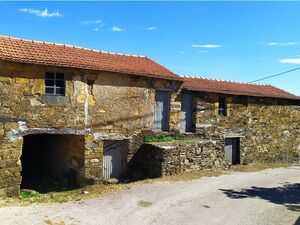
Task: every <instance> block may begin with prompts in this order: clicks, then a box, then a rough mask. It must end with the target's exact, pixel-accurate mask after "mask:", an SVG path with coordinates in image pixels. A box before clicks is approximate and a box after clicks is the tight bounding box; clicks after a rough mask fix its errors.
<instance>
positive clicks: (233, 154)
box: [225, 138, 240, 165]
mask: <svg viewBox="0 0 300 225" xmlns="http://www.w3.org/2000/svg"><path fill="white" fill-rule="evenodd" d="M225 159H226V160H227V161H228V162H229V163H230V164H232V165H235V164H239V163H240V139H239V138H226V139H225Z"/></svg>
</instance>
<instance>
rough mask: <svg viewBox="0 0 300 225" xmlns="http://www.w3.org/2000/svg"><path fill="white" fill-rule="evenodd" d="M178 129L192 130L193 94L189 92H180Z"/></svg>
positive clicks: (183, 130) (182, 130)
mask: <svg viewBox="0 0 300 225" xmlns="http://www.w3.org/2000/svg"><path fill="white" fill-rule="evenodd" d="M180 131H181V132H192V131H194V128H193V95H192V93H191V92H182V97H181V112H180Z"/></svg>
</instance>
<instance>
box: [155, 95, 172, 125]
mask: <svg viewBox="0 0 300 225" xmlns="http://www.w3.org/2000/svg"><path fill="white" fill-rule="evenodd" d="M169 104H170V95H169V92H167V91H156V94H155V107H154V129H155V130H162V131H167V130H168V129H169V122H168V121H169Z"/></svg>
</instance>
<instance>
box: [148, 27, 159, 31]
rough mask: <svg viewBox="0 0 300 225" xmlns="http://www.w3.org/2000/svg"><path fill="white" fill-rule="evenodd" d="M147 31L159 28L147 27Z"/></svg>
mask: <svg viewBox="0 0 300 225" xmlns="http://www.w3.org/2000/svg"><path fill="white" fill-rule="evenodd" d="M146 29H147V30H151V31H152V30H157V27H147V28H146Z"/></svg>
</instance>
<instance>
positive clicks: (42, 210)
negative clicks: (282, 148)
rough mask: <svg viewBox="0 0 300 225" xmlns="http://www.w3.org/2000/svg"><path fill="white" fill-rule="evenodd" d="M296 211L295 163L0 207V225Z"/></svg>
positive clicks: (171, 223)
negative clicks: (59, 201) (55, 201)
mask: <svg viewBox="0 0 300 225" xmlns="http://www.w3.org/2000/svg"><path fill="white" fill-rule="evenodd" d="M299 216H300V167H290V168H278V169H269V170H264V171H260V172H252V173H239V172H232V173H230V174H227V175H222V176H220V177H206V178H202V179H199V180H194V181H185V182H175V183H154V184H145V185H140V186H136V187H134V188H132V189H128V190H123V191H121V192H119V193H115V194H112V195H109V196H105V197H100V198H94V199H88V200H84V201H79V202H68V203H63V204H49V205H48V204H42V205H31V206H22V207H20V206H16V207H3V208H0V224H1V225H10V224H18V225H27V224H28V225H36V224H37V225H40V224H60V225H64V224H66V225H69V224H76V225H77V224H89V225H90V224H95V225H106V224H109V225H114V224H116V225H122V224H126V225H148V224H161V225H179V224H180V225H185V224H186V225H196V224H197V225H199V224H205V225H210V224H221V225H226V224H230V225H235V224H241V225H248V224H249V225H260V224H262V225H266V224H270V225H278V224H284V225H289V224H291V225H292V224H297V225H299V224H300V219H299V218H300V217H299ZM297 220H298V221H297ZM296 221H297V222H296Z"/></svg>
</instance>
